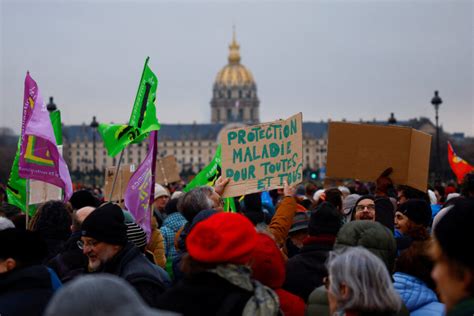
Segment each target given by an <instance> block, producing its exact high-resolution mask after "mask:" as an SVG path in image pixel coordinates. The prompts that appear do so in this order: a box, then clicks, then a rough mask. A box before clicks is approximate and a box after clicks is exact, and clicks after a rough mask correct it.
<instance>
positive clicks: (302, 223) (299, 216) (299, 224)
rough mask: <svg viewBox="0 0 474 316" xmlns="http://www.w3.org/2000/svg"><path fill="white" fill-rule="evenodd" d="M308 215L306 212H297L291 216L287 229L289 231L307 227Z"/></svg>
mask: <svg viewBox="0 0 474 316" xmlns="http://www.w3.org/2000/svg"><path fill="white" fill-rule="evenodd" d="M308 223H309V215H308V213H307V212H297V213H296V214H295V216H294V217H293V223H292V224H291V228H290V230H289V232H290V233H293V232H297V231H300V230H303V229H308Z"/></svg>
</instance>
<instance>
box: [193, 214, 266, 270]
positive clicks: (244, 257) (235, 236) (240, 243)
mask: <svg viewBox="0 0 474 316" xmlns="http://www.w3.org/2000/svg"><path fill="white" fill-rule="evenodd" d="M256 242H257V232H256V230H255V228H254V227H253V225H252V223H251V222H250V221H249V220H248V219H247V218H246V217H245V216H243V215H241V214H236V213H223V212H222V213H219V214H215V215H212V216H211V217H210V218H208V219H206V220H204V221H202V222H200V223H198V224H196V226H194V227H193V229H192V230H191V232H190V233H189V235H188V237H187V238H186V248H187V249H188V252H189V255H190V256H191V257H192V258H193V259H195V260H197V261H200V262H206V263H233V264H246V263H248V262H249V261H250V258H251V256H252V252H253V249H254V247H255V244H256Z"/></svg>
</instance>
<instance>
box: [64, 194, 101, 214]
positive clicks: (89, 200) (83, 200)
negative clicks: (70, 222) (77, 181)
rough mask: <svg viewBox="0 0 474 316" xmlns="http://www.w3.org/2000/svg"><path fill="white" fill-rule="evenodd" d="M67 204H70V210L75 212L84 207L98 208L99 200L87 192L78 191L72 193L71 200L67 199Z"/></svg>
mask: <svg viewBox="0 0 474 316" xmlns="http://www.w3.org/2000/svg"><path fill="white" fill-rule="evenodd" d="M69 203H71V205H72V208H73V209H75V210H78V209H80V208H83V207H85V206H92V207H97V206H99V200H98V199H97V198H96V197H95V196H94V194H93V193H92V192H91V191H89V190H79V191H76V192H74V193H73V194H72V196H71V198H70V199H69Z"/></svg>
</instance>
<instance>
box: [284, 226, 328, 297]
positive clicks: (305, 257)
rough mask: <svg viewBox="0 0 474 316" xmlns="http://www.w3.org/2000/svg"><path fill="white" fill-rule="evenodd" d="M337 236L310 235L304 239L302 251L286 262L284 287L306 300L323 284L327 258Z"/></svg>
mask: <svg viewBox="0 0 474 316" xmlns="http://www.w3.org/2000/svg"><path fill="white" fill-rule="evenodd" d="M335 240H336V237H335V236H329V235H322V236H310V237H308V238H306V239H305V240H304V241H303V244H304V246H303V248H301V250H300V253H299V254H297V255H295V256H294V257H292V258H290V259H289V260H288V261H287V263H286V280H285V283H284V284H283V288H284V289H285V290H287V291H289V292H291V293H293V294H296V295H298V296H299V297H301V298H302V299H303V300H304V301H307V300H308V296H309V294H311V292H312V291H313V290H314V289H315V288H316V287H318V286H321V285H322V284H323V278H324V277H325V276H327V269H326V260H327V258H328V255H329V252H330V251H331V250H332V249H333V246H334V241H335Z"/></svg>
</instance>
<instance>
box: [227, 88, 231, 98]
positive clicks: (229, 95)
mask: <svg viewBox="0 0 474 316" xmlns="http://www.w3.org/2000/svg"><path fill="white" fill-rule="evenodd" d="M231 97H232V91H230V90H227V98H228V99H230V98H231Z"/></svg>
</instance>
